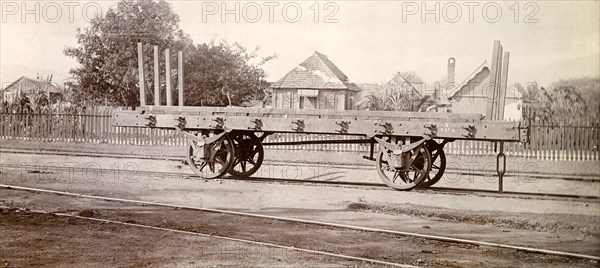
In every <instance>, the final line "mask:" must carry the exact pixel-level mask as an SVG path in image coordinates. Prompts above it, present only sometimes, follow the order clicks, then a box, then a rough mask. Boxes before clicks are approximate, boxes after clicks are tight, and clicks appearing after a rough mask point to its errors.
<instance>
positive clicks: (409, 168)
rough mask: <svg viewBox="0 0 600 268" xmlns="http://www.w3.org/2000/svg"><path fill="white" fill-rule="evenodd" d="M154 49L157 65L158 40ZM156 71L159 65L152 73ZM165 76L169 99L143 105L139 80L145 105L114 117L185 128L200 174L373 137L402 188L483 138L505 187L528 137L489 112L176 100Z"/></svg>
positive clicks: (243, 170) (253, 167) (428, 177)
mask: <svg viewBox="0 0 600 268" xmlns="http://www.w3.org/2000/svg"><path fill="white" fill-rule="evenodd" d="M138 49H139V58H140V70H139V71H140V77H144V75H143V67H142V66H143V65H142V62H141V61H142V60H143V55H142V48H141V44H139V45H138ZM154 52H155V67H156V66H158V63H157V61H158V56H157V54H158V53H157V47H155V48H154ZM179 61H180V64H179V72H178V73H179V75H178V76H179V83H178V91H179V104H182V103H184V101H183V83H182V81H183V79H182V74H183V68H182V64H181V62H182V54H181V52H180V53H179ZM167 65H168V64H167ZM167 70H169V69H168V66H167ZM157 71H158V68H155V77H158V76H157V74H156V72H157ZM167 77H170V76H169V75H167ZM155 79H156V78H155ZM158 84H159V83H158V82H156V83H155V85H158ZM166 84H167V85H168V86H167V91H166V94H167V106H160V105H153V106H150V105H145V97H144V96H145V93H144V88H143V85H144V81H142V80H141V81H140V85H141V86H140V102H141V104H142V105H141V107H140V108H139V109H138V110H135V111H116V112H115V113H114V115H113V125H115V126H121V127H148V128H161V129H178V130H180V131H182V132H184V133H185V135H186V137H187V140H188V147H187V148H186V152H185V153H186V155H187V158H188V163H189V165H190V167H191V169H192V170H193V171H194V172H195V173H196V174H197V175H199V176H201V177H203V178H217V177H221V176H224V175H225V174H226V173H229V174H231V175H233V176H238V177H248V176H251V175H252V174H254V173H255V172H256V171H257V170H258V169H259V168H260V166H261V164H262V162H263V159H264V149H263V145H270V146H277V145H300V144H333V143H353V144H359V143H360V144H369V145H370V154H369V155H368V156H365V157H364V158H365V159H368V160H372V161H374V162H375V165H376V169H377V172H378V174H379V176H380V178H381V179H382V180H383V182H385V183H386V184H387V185H388V186H390V187H392V188H394V189H397V190H411V189H414V188H415V187H428V186H431V185H433V184H434V183H436V182H437V181H439V180H440V179H441V177H442V175H443V174H444V171H445V166H446V155H445V154H444V145H445V144H447V143H448V142H453V141H455V140H478V141H490V142H495V143H496V145H497V149H498V150H497V152H498V155H497V158H496V161H497V173H498V176H499V179H500V188H499V190H500V191H502V178H503V175H504V172H505V167H506V158H505V155H504V152H503V151H504V146H503V145H504V143H505V142H526V141H527V140H528V128H527V126H522V125H521V124H520V123H519V122H503V121H491V120H484V119H483V116H482V115H479V114H445V113H422V112H388V111H385V112H384V111H340V110H290V109H260V108H237V107H184V106H182V105H180V106H172V105H171V89H170V86H169V85H170V82H168V83H166ZM154 90H155V92H154V96H155V102H154V103H155V104H159V103H160V101H159V100H160V98H159V97H158V96H160V89H159V87H158V86H155V88H154ZM273 133H302V134H329V135H349V136H353V137H355V139H350V140H348V139H344V140H325V141H323V140H319V141H300V142H278V143H268V144H265V143H263V142H264V140H265V138H266V137H267V136H269V135H271V134H273ZM376 148H377V149H376Z"/></svg>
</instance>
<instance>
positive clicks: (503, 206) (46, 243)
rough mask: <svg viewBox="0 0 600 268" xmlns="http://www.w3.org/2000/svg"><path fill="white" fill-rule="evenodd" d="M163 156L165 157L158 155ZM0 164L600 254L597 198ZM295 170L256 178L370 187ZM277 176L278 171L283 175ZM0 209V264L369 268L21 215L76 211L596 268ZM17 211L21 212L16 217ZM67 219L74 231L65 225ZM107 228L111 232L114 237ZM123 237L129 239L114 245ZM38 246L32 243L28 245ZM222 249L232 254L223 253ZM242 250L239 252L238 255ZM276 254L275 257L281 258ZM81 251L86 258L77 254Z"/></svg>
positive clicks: (588, 190) (66, 177)
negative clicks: (248, 254)
mask: <svg viewBox="0 0 600 268" xmlns="http://www.w3.org/2000/svg"><path fill="white" fill-rule="evenodd" d="M3 144H4V143H3ZM107 148H108V147H107ZM107 150H108V149H107ZM114 150H116V149H113V153H114ZM160 153H162V152H156V153H155V154H160ZM307 157H308V156H305V158H307ZM320 157H323V156H320ZM7 162H12V163H22V164H27V166H22V165H17V166H15V167H12V168H3V169H1V170H0V183H2V184H10V185H18V186H25V187H36V188H43V189H51V190H58V191H66V192H71V193H81V194H91V195H100V196H109V197H116V198H127V199H134V200H143V201H151V202H161V203H168V204H173V205H183V206H194V207H205V208H216V209H226V210H234V211H244V212H251V213H257V214H264V215H274V216H282V217H292V218H298V219H306V220H317V221H324V222H332V223H341V224H351V225H357V226H364V227H371V228H381V229H388V230H397V231H406V232H415V233H422V234H429V235H441V236H451V237H455V238H462V239H472V240H478V241H486V242H492V243H504V244H510V245H517V246H527V247H533V248H543V249H550V250H558V251H567V252H573V253H580V254H587V255H594V256H600V227H598V226H600V202H598V201H597V200H589V199H582V200H566V199H560V198H558V199H552V198H543V197H541V198H516V197H512V196H510V195H507V196H486V195H472V194H449V193H440V192H429V191H424V192H399V191H393V190H390V189H387V188H357V187H332V186H323V185H294V184H285V183H265V182H251V181H231V180H203V179H198V178H193V177H189V176H188V175H185V174H187V173H191V172H188V171H189V170H187V167H186V166H185V165H183V164H182V163H178V162H176V161H166V160H160V158H159V159H154V160H143V161H142V160H136V159H127V160H124V159H118V158H110V157H94V158H86V157H64V156H52V155H28V154H6V153H0V163H7ZM350 162H351V161H350ZM48 163H54V164H59V165H62V166H65V167H90V168H106V169H107V170H101V171H98V170H95V169H87V170H86V169H81V170H80V169H48V168H44V169H42V168H36V167H35V164H48ZM130 163H133V164H135V165H137V167H138V168H139V170H150V171H154V170H155V171H169V172H176V173H177V172H178V173H182V174H181V175H169V176H162V175H144V174H135V173H133V174H132V173H120V172H115V171H114V170H113V169H114V168H117V169H120V170H124V169H127V167H128V166H127V164H130ZM82 165H83V166H82ZM272 166H275V167H273V168H272ZM292 166H293V167H295V168H294V169H293V170H291V169H290V168H289V167H290V165H287V164H281V165H265V166H264V168H265V169H264V170H263V171H261V172H263V173H264V172H267V173H264V174H263V175H264V176H265V177H268V176H273V175H274V174H275V173H280V172H281V173H282V177H285V175H286V174H287V175H288V177H289V176H292V175H293V174H299V173H298V172H303V173H302V174H303V175H302V176H306V178H312V179H314V180H328V179H332V178H334V177H339V178H338V179H340V180H342V179H343V180H346V179H354V178H358V179H360V180H367V181H371V180H375V181H377V178H376V176H377V175H376V172H375V171H374V170H370V169H369V167H366V166H358V165H357V166H341V167H334V168H332V166H331V165H327V164H324V163H319V164H306V163H304V164H298V163H296V162H293V164H292ZM283 171H287V173H285V174H284V172H283ZM292 171H296V172H297V173H293V172H292ZM186 172H187V173H186ZM290 172H291V173H290ZM314 172H317V173H318V174H317V175H318V176H314V175H312V173H314ZM290 174H292V175H290ZM273 177H276V176H273ZM511 180H512V179H511ZM461 182H463V183H464V182H469V183H471V184H470V185H473V187H480V186H481V185H484V186H485V184H481V183H483V182H486V179H485V178H478V177H474V179H473V180H472V181H470V180H469V179H468V178H465V180H462V181H461ZM446 183H448V182H446ZM492 184H493V183H492ZM490 185H491V184H490ZM513 185H515V184H513ZM518 186H523V187H530V188H531V189H543V190H552V191H556V192H558V193H581V194H586V195H592V196H600V190H599V189H600V182H599V181H598V180H597V179H596V178H594V179H592V180H587V181H570V180H560V178H558V179H553V180H546V181H537V182H536V183H534V184H531V183H529V184H528V185H525V184H520V185H518ZM0 206H4V207H6V208H7V209H5V210H3V212H2V213H0V250H1V251H0V267H2V265H5V266H7V267H23V266H36V265H38V266H70V267H82V266H98V265H99V264H103V265H102V266H105V265H104V264H105V263H108V264H109V265H108V266H155V267H164V266H166V267H174V266H175V267H213V266H229V267H240V266H243V267H246V266H259V267H265V266H267V267H289V266H292V267H293V266H299V267H330V266H331V267H338V266H355V267H365V266H367V264H365V263H357V262H352V261H343V260H340V259H336V258H330V257H322V256H319V255H315V256H313V255H310V254H309V255H302V254H300V255H294V256H296V257H294V258H291V257H290V258H287V257H285V256H288V255H290V254H296V253H290V252H287V251H286V252H285V253H280V255H279V257H273V256H272V255H273V254H271V255H268V254H267V255H266V256H263V255H261V256H253V257H252V256H251V257H249V258H242V259H241V260H240V258H237V259H231V258H234V257H233V256H236V254H235V253H234V254H229V255H228V254H226V255H225V257H223V254H222V253H220V252H221V251H220V248H225V249H229V248H231V247H233V248H235V246H231V247H229V245H230V244H231V243H229V242H227V241H221V240H218V239H217V240H215V239H216V238H201V237H197V236H191V235H182V234H175V233H170V232H164V231H156V230H147V229H139V228H134V229H135V230H132V229H131V227H125V226H120V225H112V224H97V223H95V222H86V221H82V220H74V219H70V220H66V219H65V218H59V217H56V216H50V215H39V214H33V213H30V212H26V211H25V210H26V209H41V210H48V211H58V212H66V213H71V214H73V215H77V214H79V213H81V212H84V215H90V216H94V217H100V218H105V219H115V220H122V221H126V222H134V223H143V224H147V225H152V226H161V227H169V228H175V229H180V230H196V231H202V232H209V233H213V234H215V235H219V234H220V235H229V236H235V237H240V238H252V239H257V240H261V241H263V240H264V241H270V242H277V243H285V244H286V245H290V246H297V247H300V246H301V247H309V248H313V249H315V248H317V249H326V250H329V251H331V252H340V253H344V254H348V255H353V256H363V257H373V258H379V259H382V260H388V261H397V262H401V263H407V264H414V265H418V266H434V267H436V266H439V267H482V266H484V267H514V266H517V267H520V266H527V267H530V266H533V267H536V266H537V267H548V266H555V267H565V266H568V267H573V266H586V267H587V266H591V267H597V265H598V263H596V262H590V261H582V260H574V259H567V258H557V257H549V256H545V255H538V254H524V253H522V252H515V251H508V250H498V249H496V248H479V247H472V246H462V245H452V244H443V243H441V244H438V242H432V241H423V240H418V239H416V240H415V239H412V238H408V237H397V236H386V235H381V234H373V233H363V232H350V231H347V230H336V229H333V230H332V229H330V228H315V227H314V226H304V225H294V224H283V223H279V222H264V221H259V220H256V219H254V220H250V219H243V220H241V219H239V218H235V219H233V218H227V217H225V216H223V215H207V214H202V215H200V214H198V213H197V212H191V211H183V210H172V209H164V208H156V207H140V206H130V205H124V204H119V203H106V202H99V201H90V200H87V199H76V198H66V197H62V196H56V195H43V194H32V193H30V192H23V191H16V190H2V191H0ZM16 209H19V212H17V210H16ZM73 222H75V223H77V224H72V223H73ZM107 226H110V228H108V227H107ZM103 228H105V229H103ZM106 228H108V229H106ZM113 233H114V234H115V235H114V236H112V235H111V234H113ZM14 234H18V236H17V235H14ZM63 234H64V235H63ZM121 237H127V238H129V239H121ZM163 239H164V241H162V240H163ZM37 240H40V241H41V242H39V243H38V242H36V243H32V242H31V241H37ZM180 240H181V241H180ZM96 241H97V242H96ZM233 244H235V243H233ZM38 245H40V246H38ZM57 245H59V246H57ZM62 245H66V246H64V247H63V246H62ZM157 245H163V246H164V247H160V246H157ZM207 248H209V249H214V248H216V249H217V251H216V252H215V251H209V250H208V249H207ZM250 248H252V250H256V251H257V252H265V251H267V252H269V248H265V247H256V249H255V248H253V247H250ZM224 251H226V252H230V250H224ZM233 251H234V252H235V250H233ZM69 254H70V255H69ZM244 254H246V253H243V254H241V255H244ZM281 254H283V256H284V257H281ZM80 255H81V256H84V257H81V258H80V257H78V256H80ZM237 255H240V254H237ZM64 256H66V257H64ZM72 256H73V257H72ZM42 264H49V265H42ZM95 264H98V265H95Z"/></svg>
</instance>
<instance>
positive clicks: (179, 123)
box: [177, 116, 187, 130]
mask: <svg viewBox="0 0 600 268" xmlns="http://www.w3.org/2000/svg"><path fill="white" fill-rule="evenodd" d="M186 124H187V122H186V121H185V117H183V116H180V117H177V128H178V129H179V130H184V129H185V125H186Z"/></svg>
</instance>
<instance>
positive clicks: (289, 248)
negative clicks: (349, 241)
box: [28, 210, 418, 268]
mask: <svg viewBox="0 0 600 268" xmlns="http://www.w3.org/2000/svg"><path fill="white" fill-rule="evenodd" d="M28 212H32V213H37V214H46V215H53V216H60V217H69V218H75V219H81V220H88V221H95V222H101V223H109V224H118V225H123V226H128V227H137V228H144V229H150V230H157V231H166V232H172V233H177V234H185V235H194V236H200V237H206V238H216V239H221V240H226V241H233V242H238V243H245V244H251V245H258V246H266V247H272V248H278V249H285V250H294V251H300V252H305V253H311V254H318V255H324V256H329V257H335V258H341V259H347V260H353V261H361V262H367V263H372V264H382V265H387V266H393V267H402V268H414V267H418V266H413V265H407V264H402V263H395V262H387V261H381V260H376V259H369V258H362V257H355V256H350V255H345V254H340V253H332V252H327V251H322V250H314V249H308V248H299V247H293V246H286V245H280V244H275V243H269V242H261V241H254V240H248V239H242V238H235V237H230V236H222V235H213V234H207V233H202V232H192V231H184V230H179V229H172V228H165V227H158V226H152V225H145V224H139V223H130V222H122V221H116V220H108V219H101V218H93V217H84V216H79V215H71V214H66V213H58V212H49V211H42V210H29V211H28Z"/></svg>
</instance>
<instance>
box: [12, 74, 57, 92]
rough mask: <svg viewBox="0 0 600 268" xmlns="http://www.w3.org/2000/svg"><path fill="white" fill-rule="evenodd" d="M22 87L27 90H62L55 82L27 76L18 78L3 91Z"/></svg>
mask: <svg viewBox="0 0 600 268" xmlns="http://www.w3.org/2000/svg"><path fill="white" fill-rule="evenodd" d="M19 88H20V89H21V90H24V91H25V92H31V91H33V90H42V91H44V92H45V91H48V92H49V93H61V90H60V89H59V88H58V86H56V85H55V84H54V83H52V82H50V81H46V80H39V79H32V78H28V77H25V76H21V78H19V79H17V81H15V82H13V83H12V84H10V85H8V86H7V87H6V88H4V90H3V91H9V90H12V89H15V90H16V89H19Z"/></svg>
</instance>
